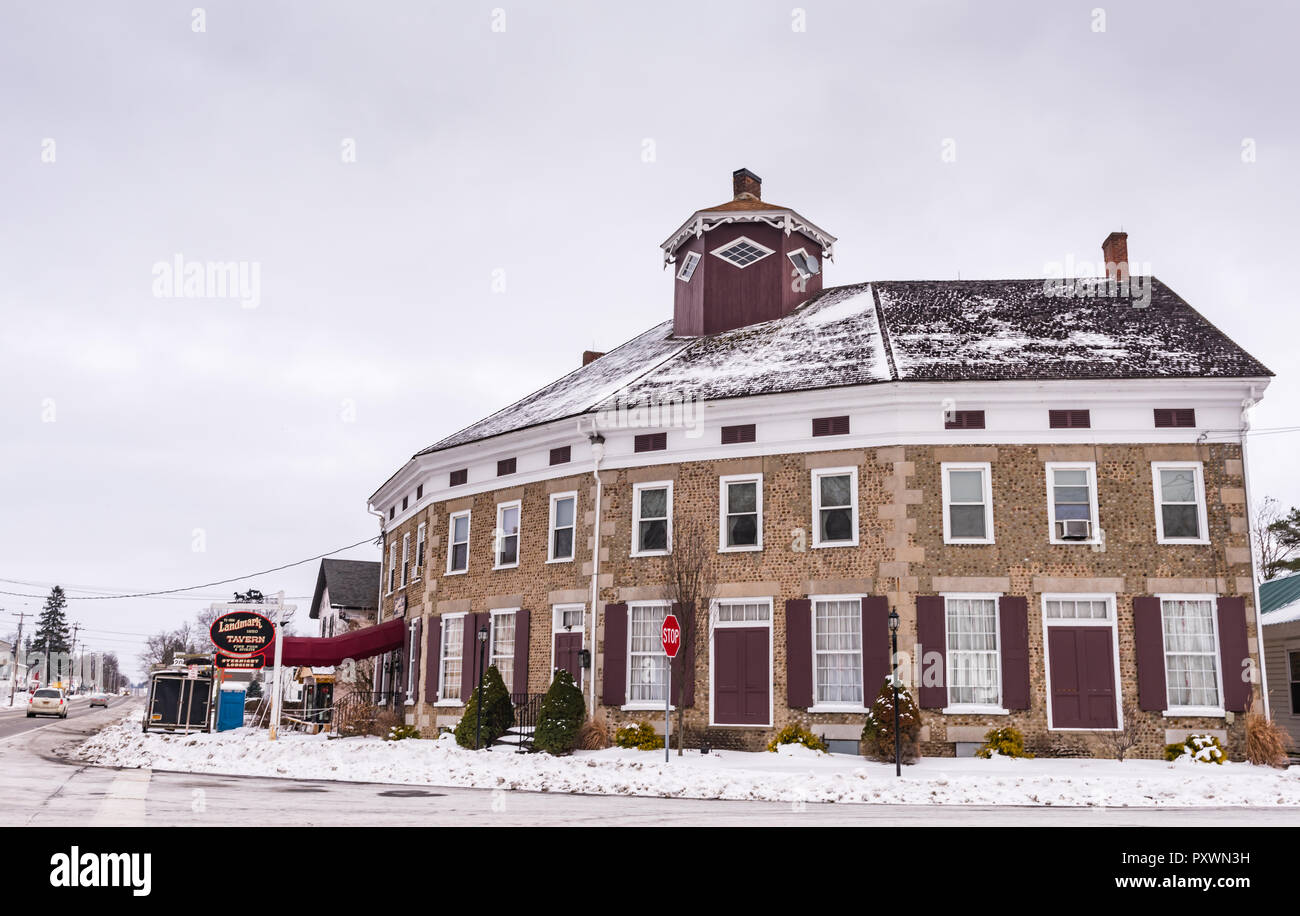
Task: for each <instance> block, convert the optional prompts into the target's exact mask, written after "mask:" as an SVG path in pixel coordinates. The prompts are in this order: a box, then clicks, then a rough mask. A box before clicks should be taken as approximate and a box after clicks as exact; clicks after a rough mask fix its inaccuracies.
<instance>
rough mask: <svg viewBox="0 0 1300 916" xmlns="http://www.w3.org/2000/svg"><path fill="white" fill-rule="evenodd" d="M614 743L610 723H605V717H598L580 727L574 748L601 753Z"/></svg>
mask: <svg viewBox="0 0 1300 916" xmlns="http://www.w3.org/2000/svg"><path fill="white" fill-rule="evenodd" d="M612 743H613V740H612V739H611V738H610V734H609V723H608V722H606V721H605V718H604V716H597V717H596V718H594V719H588V720H587V721H586V722H583V723H582V725H580V726H578V737H577V741H576V743H575V744H574V747H576V748H578V749H579V750H584V751H600V750H604V749H605V748H607V747H609V746H610V744H612Z"/></svg>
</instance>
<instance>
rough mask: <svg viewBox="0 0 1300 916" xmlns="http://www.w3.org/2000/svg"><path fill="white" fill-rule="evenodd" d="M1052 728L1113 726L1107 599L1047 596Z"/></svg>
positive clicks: (1111, 631)
mask: <svg viewBox="0 0 1300 916" xmlns="http://www.w3.org/2000/svg"><path fill="white" fill-rule="evenodd" d="M1044 604H1045V609H1044V612H1045V614H1046V619H1047V654H1048V665H1049V670H1048V680H1049V685H1048V689H1049V690H1050V692H1051V698H1052V721H1051V727H1052V728H1085V729H1087V728H1116V727H1118V724H1119V709H1118V706H1117V704H1116V696H1115V643H1114V640H1115V632H1114V604H1113V602H1112V601H1111V600H1110V599H1108V598H1091V597H1079V598H1050V597H1049V598H1047V599H1046V600H1045V602H1044Z"/></svg>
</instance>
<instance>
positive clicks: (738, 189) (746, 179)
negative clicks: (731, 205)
mask: <svg viewBox="0 0 1300 916" xmlns="http://www.w3.org/2000/svg"><path fill="white" fill-rule="evenodd" d="M731 190H732V194H733V195H734V197H735V199H736V200H741V199H751V200H762V199H763V196H762V194H761V193H760V192H761V191H762V190H763V179H761V178H759V177H758V176H757V175H755V174H754V173H753V172H751V171H750V170H749V169H736V170H735V171H734V172H732V173H731Z"/></svg>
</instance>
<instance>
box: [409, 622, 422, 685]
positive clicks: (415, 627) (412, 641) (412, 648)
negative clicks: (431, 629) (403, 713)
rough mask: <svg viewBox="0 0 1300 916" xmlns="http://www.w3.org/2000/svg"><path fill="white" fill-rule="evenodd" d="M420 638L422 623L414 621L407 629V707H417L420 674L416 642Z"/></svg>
mask: <svg viewBox="0 0 1300 916" xmlns="http://www.w3.org/2000/svg"><path fill="white" fill-rule="evenodd" d="M419 638H420V622H419V621H418V620H412V621H411V622H410V623H409V624H408V625H407V627H406V705H407V706H414V705H415V694H416V688H417V687H419V685H420V674H419V672H418V671H417V670H416V667H415V660H416V659H415V652H416V649H417V648H418V646H417V643H416V641H417V640H418V639H419Z"/></svg>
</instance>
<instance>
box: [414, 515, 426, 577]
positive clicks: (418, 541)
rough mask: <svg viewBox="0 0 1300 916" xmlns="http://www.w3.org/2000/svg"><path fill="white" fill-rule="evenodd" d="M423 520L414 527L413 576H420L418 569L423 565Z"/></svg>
mask: <svg viewBox="0 0 1300 916" xmlns="http://www.w3.org/2000/svg"><path fill="white" fill-rule="evenodd" d="M424 546H425V541H424V522H420V524H419V526H418V527H416V529H415V575H414V578H416V579H418V578H420V571H421V569H422V568H423V567H424Z"/></svg>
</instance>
